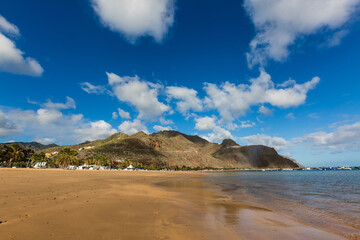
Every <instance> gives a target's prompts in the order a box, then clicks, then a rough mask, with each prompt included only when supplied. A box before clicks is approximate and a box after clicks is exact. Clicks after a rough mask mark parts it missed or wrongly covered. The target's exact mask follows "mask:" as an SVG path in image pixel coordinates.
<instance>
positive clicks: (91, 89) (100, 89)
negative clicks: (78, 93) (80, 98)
mask: <svg viewBox="0 0 360 240" xmlns="http://www.w3.org/2000/svg"><path fill="white" fill-rule="evenodd" d="M80 86H81V89H82V90H84V91H85V92H87V93H89V94H91V93H94V94H98V95H99V94H104V93H108V94H110V95H111V92H110V91H109V90H107V89H106V87H105V86H95V85H93V84H91V83H89V82H82V83H80Z"/></svg>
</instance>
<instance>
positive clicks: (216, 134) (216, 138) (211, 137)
mask: <svg viewBox="0 0 360 240" xmlns="http://www.w3.org/2000/svg"><path fill="white" fill-rule="evenodd" d="M201 137H202V138H205V139H206V140H208V141H209V142H214V143H219V142H222V141H223V140H224V139H235V138H234V137H233V136H232V135H231V133H230V132H229V131H228V130H226V129H224V128H221V127H216V128H214V130H213V132H211V133H209V134H208V135H206V136H201Z"/></svg>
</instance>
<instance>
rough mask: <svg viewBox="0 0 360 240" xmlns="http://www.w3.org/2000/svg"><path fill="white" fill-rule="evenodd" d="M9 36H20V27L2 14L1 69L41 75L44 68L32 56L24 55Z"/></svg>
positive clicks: (0, 29)
mask: <svg viewBox="0 0 360 240" xmlns="http://www.w3.org/2000/svg"><path fill="white" fill-rule="evenodd" d="M4 34H7V35H9V36H15V37H17V36H20V32H19V29H18V28H17V26H15V25H14V24H12V23H10V22H8V21H7V20H6V19H5V18H4V17H3V16H1V15H0V71H2V72H9V73H14V74H23V75H29V76H41V75H42V73H43V71H44V69H43V68H42V67H41V65H40V64H39V63H38V62H37V61H36V60H35V59H33V58H31V57H24V52H22V51H21V50H20V49H18V48H17V47H16V45H15V42H13V41H12V40H10V39H9V38H8V37H6V36H5V35H4Z"/></svg>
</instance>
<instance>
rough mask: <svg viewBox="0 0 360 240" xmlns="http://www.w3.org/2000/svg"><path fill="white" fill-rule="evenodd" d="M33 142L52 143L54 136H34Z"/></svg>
mask: <svg viewBox="0 0 360 240" xmlns="http://www.w3.org/2000/svg"><path fill="white" fill-rule="evenodd" d="M34 141H35V142H38V143H41V144H44V145H48V144H51V143H54V142H55V141H56V139H55V138H46V137H44V138H36V139H34Z"/></svg>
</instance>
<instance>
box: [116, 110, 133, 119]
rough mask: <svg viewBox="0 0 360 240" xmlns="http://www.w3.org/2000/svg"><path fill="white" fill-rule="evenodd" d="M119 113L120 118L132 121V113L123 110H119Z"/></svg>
mask: <svg viewBox="0 0 360 240" xmlns="http://www.w3.org/2000/svg"><path fill="white" fill-rule="evenodd" d="M118 113H119V116H120V117H121V118H124V119H130V118H131V117H130V113H128V112H126V111H124V110H122V109H121V108H118Z"/></svg>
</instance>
